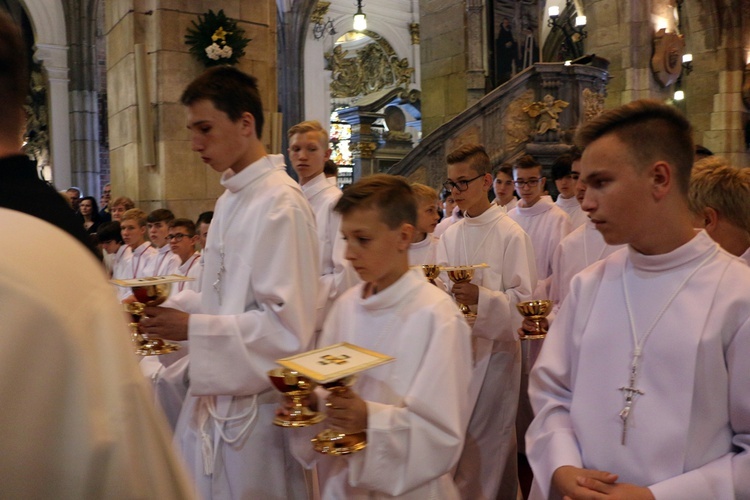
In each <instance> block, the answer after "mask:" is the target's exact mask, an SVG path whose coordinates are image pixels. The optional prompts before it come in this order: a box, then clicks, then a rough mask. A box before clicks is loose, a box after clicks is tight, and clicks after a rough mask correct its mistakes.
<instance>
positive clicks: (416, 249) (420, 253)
mask: <svg viewBox="0 0 750 500" xmlns="http://www.w3.org/2000/svg"><path fill="white" fill-rule="evenodd" d="M411 190H412V192H413V193H414V198H415V199H416V200H417V223H416V224H415V226H414V238H413V239H412V242H411V245H409V265H411V266H421V265H424V264H435V262H436V261H437V260H436V259H437V245H438V241H439V240H438V239H437V238H435V236H433V233H434V232H435V227H436V226H437V224H438V220H440V215H439V214H438V203H439V199H438V194H437V191H435V190H434V189H432V188H431V187H430V186H426V185H424V184H419V183H417V182H415V183H413V184H412V185H411Z"/></svg>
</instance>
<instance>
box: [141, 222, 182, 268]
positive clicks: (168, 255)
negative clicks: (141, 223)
mask: <svg viewBox="0 0 750 500" xmlns="http://www.w3.org/2000/svg"><path fill="white" fill-rule="evenodd" d="M173 220H174V214H173V213H172V211H171V210H167V209H166V208H157V209H156V210H154V211H153V212H151V213H150V214H148V217H147V218H146V227H147V228H148V238H149V240H151V245H153V247H154V248H155V249H156V251H157V252H158V253H157V254H156V256H155V257H154V265H153V271H152V272H153V275H154V276H166V275H169V274H175V273H176V272H177V268H178V267H180V258H179V257H178V256H177V255H175V254H174V253H173V252H172V249H171V247H170V245H169V238H168V236H169V224H170V223H171V222H172V221H173Z"/></svg>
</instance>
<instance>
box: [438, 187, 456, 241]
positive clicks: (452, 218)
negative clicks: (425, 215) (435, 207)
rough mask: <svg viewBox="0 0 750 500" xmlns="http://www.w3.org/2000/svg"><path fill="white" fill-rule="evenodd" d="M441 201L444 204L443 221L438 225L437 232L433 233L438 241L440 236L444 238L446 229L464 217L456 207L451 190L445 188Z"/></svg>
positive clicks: (441, 192) (441, 193) (442, 191)
mask: <svg viewBox="0 0 750 500" xmlns="http://www.w3.org/2000/svg"><path fill="white" fill-rule="evenodd" d="M440 201H441V202H442V204H443V219H442V220H441V221H440V222H438V225H437V226H435V231H434V232H433V233H432V235H433V236H434V237H435V238H438V239H440V236H442V234H443V233H444V232H445V230H446V229H448V228H449V227H450V226H451V225H453V224H455V223H456V222H458V221H459V220H461V219H462V218H463V216H464V214H462V213H461V210H460V209H459V208H458V205H456V200H454V199H453V193H451V191H450V189H445V188H443V189H442V190H441V191H440Z"/></svg>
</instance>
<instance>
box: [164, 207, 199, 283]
mask: <svg viewBox="0 0 750 500" xmlns="http://www.w3.org/2000/svg"><path fill="white" fill-rule="evenodd" d="M168 231H169V234H168V235H167V241H169V247H170V249H171V250H172V253H173V254H175V255H176V256H177V258H178V259H179V261H180V267H178V268H177V274H179V275H182V276H187V277H189V278H193V279H194V281H183V282H181V283H178V284H177V285H176V291H177V292H178V293H179V292H181V291H183V290H195V291H196V292H200V289H201V275H202V272H203V266H201V265H200V263H199V261H200V254H199V253H198V252H196V251H195V244H196V242H197V241H198V235H197V234H196V232H195V223H194V222H193V221H191V220H190V219H174V220H173V221H172V222H170V223H169V230H168Z"/></svg>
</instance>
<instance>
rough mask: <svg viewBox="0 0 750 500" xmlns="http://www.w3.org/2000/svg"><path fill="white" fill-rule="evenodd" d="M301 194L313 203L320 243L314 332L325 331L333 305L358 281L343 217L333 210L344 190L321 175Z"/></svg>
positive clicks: (307, 184)
mask: <svg viewBox="0 0 750 500" xmlns="http://www.w3.org/2000/svg"><path fill="white" fill-rule="evenodd" d="M302 192H303V193H304V194H305V197H307V201H309V202H310V206H311V207H312V210H313V213H314V214H315V222H316V226H317V229H318V241H319V242H320V272H321V276H320V289H319V291H318V311H317V318H316V320H315V329H316V330H320V329H321V328H322V327H323V320H324V319H325V317H326V314H327V313H328V310H329V309H330V308H331V304H333V301H334V300H335V299H336V297H338V296H339V295H341V294H342V293H344V292H345V291H346V290H347V289H348V288H351V287H352V286H354V284H356V283H357V282H358V281H359V278H358V276H357V273H356V272H355V271H354V268H353V267H352V265H351V263H350V262H349V261H348V260H346V257H345V253H346V242H345V241H344V238H343V236H342V235H341V215H340V214H339V213H337V212H334V211H333V207H334V206H336V203H337V202H338V201H339V198H341V190H340V189H339V188H338V187H337V186H335V185H334V184H331V183H330V182H329V181H328V179H327V178H326V176H325V174H323V173H321V174H320V175H318V176H316V177H315V178H313V179H311V180H310V181H308V182H307V183H305V185H304V186H302Z"/></svg>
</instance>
